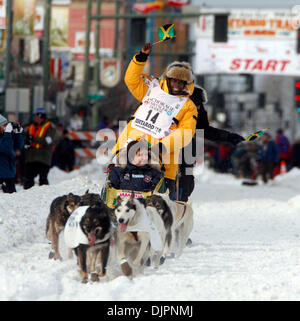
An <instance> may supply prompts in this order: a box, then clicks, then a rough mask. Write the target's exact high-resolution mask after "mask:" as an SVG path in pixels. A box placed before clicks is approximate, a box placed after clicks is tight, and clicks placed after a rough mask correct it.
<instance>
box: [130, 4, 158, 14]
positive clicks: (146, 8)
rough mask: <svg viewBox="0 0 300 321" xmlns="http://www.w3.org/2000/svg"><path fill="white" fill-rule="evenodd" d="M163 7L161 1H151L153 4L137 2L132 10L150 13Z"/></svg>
mask: <svg viewBox="0 0 300 321" xmlns="http://www.w3.org/2000/svg"><path fill="white" fill-rule="evenodd" d="M163 7H164V3H163V1H153V2H147V3H144V2H138V3H135V4H134V5H133V7H132V8H133V10H134V11H136V12H140V13H148V12H151V11H156V10H160V9H161V8H163Z"/></svg>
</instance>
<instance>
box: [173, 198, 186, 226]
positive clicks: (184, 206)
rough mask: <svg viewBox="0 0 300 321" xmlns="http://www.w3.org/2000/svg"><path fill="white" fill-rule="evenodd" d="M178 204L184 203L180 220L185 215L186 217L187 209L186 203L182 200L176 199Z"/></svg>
mask: <svg viewBox="0 0 300 321" xmlns="http://www.w3.org/2000/svg"><path fill="white" fill-rule="evenodd" d="M175 202H176V203H177V204H180V205H183V212H182V214H181V217H180V219H179V220H178V221H180V220H181V219H182V218H183V217H184V214H185V211H186V204H185V203H184V202H180V201H175Z"/></svg>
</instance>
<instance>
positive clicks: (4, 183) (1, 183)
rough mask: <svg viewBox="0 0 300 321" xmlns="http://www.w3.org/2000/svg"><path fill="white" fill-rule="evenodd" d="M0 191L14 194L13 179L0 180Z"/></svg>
mask: <svg viewBox="0 0 300 321" xmlns="http://www.w3.org/2000/svg"><path fill="white" fill-rule="evenodd" d="M0 189H2V191H3V193H15V192H16V186H15V179H14V178H0Z"/></svg>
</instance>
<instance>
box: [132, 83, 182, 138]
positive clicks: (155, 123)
mask: <svg viewBox="0 0 300 321" xmlns="http://www.w3.org/2000/svg"><path fill="white" fill-rule="evenodd" d="M152 83H153V84H151V87H150V88H149V90H148V92H147V94H146V96H145V97H144V99H143V102H142V105H141V106H140V107H139V109H138V110H137V112H136V114H135V118H134V120H133V121H132V124H131V126H132V127H133V128H136V129H139V130H140V131H142V132H144V133H146V134H149V135H151V136H152V137H154V138H163V137H166V136H168V135H169V134H170V130H169V129H170V126H171V125H172V122H173V118H175V117H176V116H177V114H178V112H179V111H180V109H181V108H182V106H183V105H184V104H185V102H186V100H187V97H177V96H173V95H169V94H167V93H166V92H164V91H163V90H162V89H161V88H160V86H159V83H158V81H155V80H154V81H153V82H152Z"/></svg>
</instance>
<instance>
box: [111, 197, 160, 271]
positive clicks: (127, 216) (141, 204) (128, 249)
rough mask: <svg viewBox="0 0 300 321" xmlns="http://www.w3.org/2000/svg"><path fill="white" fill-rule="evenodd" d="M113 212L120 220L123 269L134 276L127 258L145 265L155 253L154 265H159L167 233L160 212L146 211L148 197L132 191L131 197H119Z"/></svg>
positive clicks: (118, 226) (136, 263)
mask: <svg viewBox="0 0 300 321" xmlns="http://www.w3.org/2000/svg"><path fill="white" fill-rule="evenodd" d="M114 214H115V216H116V221H117V236H116V245H117V249H118V254H119V258H120V261H121V269H122V271H123V273H124V274H125V275H127V276H132V268H131V267H130V265H129V263H128V259H131V260H133V265H134V266H138V265H140V264H141V265H143V264H144V263H145V260H147V259H148V258H149V256H152V255H153V254H154V253H155V254H156V257H157V260H156V262H155V265H156V266H158V264H159V260H160V257H161V255H162V253H163V244H164V242H165V237H166V230H165V228H164V224H163V221H162V219H161V217H160V216H159V215H158V213H154V212H153V209H151V210H150V211H148V212H146V207H145V201H144V200H138V199H135V198H134V192H132V193H131V196H130V197H124V198H121V197H118V198H117V203H116V206H115V208H114ZM149 244H150V246H148V245H149Z"/></svg>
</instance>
